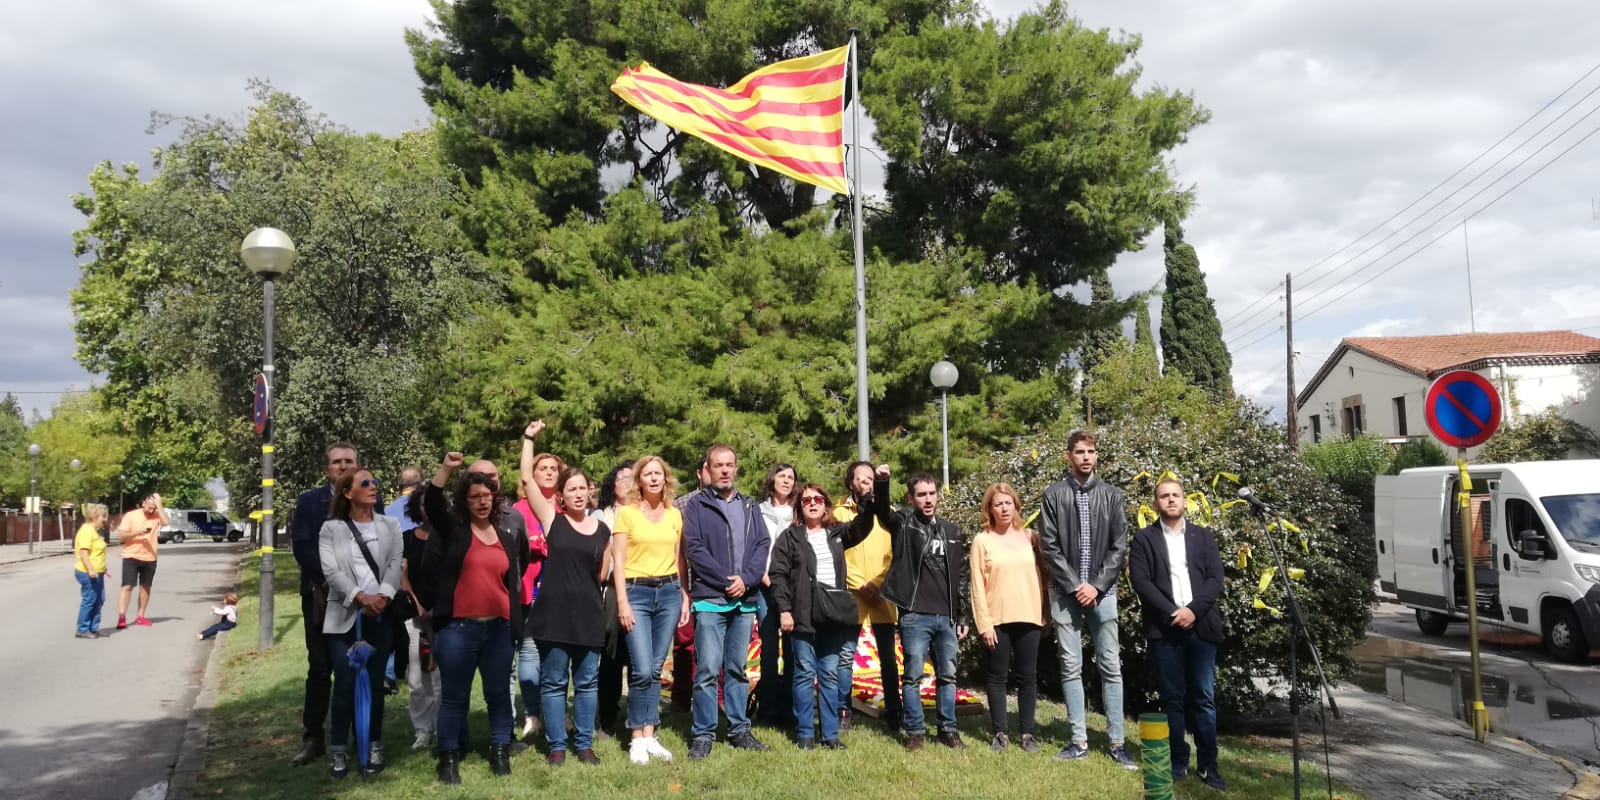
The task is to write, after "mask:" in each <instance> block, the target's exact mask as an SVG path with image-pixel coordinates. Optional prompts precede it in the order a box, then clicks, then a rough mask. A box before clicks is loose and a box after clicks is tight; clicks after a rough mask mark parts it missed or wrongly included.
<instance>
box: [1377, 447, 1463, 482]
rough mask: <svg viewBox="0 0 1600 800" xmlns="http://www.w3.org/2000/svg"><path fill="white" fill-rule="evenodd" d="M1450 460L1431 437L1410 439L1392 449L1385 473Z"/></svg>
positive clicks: (1447, 454)
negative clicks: (1397, 447)
mask: <svg viewBox="0 0 1600 800" xmlns="http://www.w3.org/2000/svg"><path fill="white" fill-rule="evenodd" d="M1450 462H1451V459H1450V454H1449V453H1446V452H1445V451H1444V448H1443V447H1440V446H1439V444H1438V442H1435V441H1434V440H1432V439H1423V438H1418V439H1412V440H1410V441H1408V442H1406V443H1405V444H1403V445H1400V447H1399V449H1397V450H1395V451H1394V458H1392V459H1390V461H1389V471H1388V472H1386V473H1384V474H1386V475H1399V474H1400V472H1401V471H1402V470H1408V469H1415V468H1417V467H1442V466H1445V465H1447V464H1449V463H1450Z"/></svg>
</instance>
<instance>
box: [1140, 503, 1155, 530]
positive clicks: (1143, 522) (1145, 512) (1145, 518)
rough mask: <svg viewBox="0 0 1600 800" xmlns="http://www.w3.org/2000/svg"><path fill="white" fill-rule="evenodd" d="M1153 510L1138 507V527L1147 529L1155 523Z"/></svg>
mask: <svg viewBox="0 0 1600 800" xmlns="http://www.w3.org/2000/svg"><path fill="white" fill-rule="evenodd" d="M1156 519H1157V517H1156V512H1155V509H1152V508H1151V507H1149V506H1139V527H1141V528H1148V527H1150V526H1151V525H1153V524H1154V523H1155V521H1156Z"/></svg>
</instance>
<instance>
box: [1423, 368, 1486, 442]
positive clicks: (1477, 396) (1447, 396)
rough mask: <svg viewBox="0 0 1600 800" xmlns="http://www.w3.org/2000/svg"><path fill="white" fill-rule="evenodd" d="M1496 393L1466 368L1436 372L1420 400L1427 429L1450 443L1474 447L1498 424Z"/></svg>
mask: <svg viewBox="0 0 1600 800" xmlns="http://www.w3.org/2000/svg"><path fill="white" fill-rule="evenodd" d="M1500 411H1501V409H1500V393H1499V392H1498V391H1495V388H1494V384H1493V383H1490V382H1489V379H1488V378H1485V377H1483V376H1482V375H1479V374H1478V373H1476V372H1472V371H1470V370H1456V371H1454V372H1447V373H1445V374H1443V375H1440V376H1439V377H1438V379H1437V380H1435V381H1434V382H1433V385H1432V386H1430V387H1428V398H1427V400H1426V401H1425V402H1424V404H1423V413H1424V417H1425V418H1426V420H1427V422H1428V430H1430V431H1433V435H1434V436H1437V437H1438V438H1439V441H1441V442H1444V443H1445V444H1446V445H1449V446H1451V447H1477V446H1478V445H1480V444H1483V443H1484V442H1486V441H1488V440H1489V437H1490V436H1493V435H1494V432H1495V431H1496V430H1498V429H1499V428H1500Z"/></svg>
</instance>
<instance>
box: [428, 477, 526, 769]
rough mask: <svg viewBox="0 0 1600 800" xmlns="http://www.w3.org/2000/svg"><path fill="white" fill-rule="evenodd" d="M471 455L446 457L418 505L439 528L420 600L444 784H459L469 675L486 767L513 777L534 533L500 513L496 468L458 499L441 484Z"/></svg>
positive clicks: (465, 483) (459, 491)
mask: <svg viewBox="0 0 1600 800" xmlns="http://www.w3.org/2000/svg"><path fill="white" fill-rule="evenodd" d="M464 461H465V459H463V458H462V457H461V454H460V453H447V454H445V457H444V461H443V463H441V464H440V465H439V471H438V472H436V473H434V476H433V480H432V481H430V482H429V483H428V485H427V487H426V488H425V492H426V494H424V495H423V497H422V508H423V511H424V513H425V514H426V515H427V518H428V521H429V522H430V523H432V524H433V533H432V535H430V536H429V537H428V544H427V549H426V550H425V551H424V552H423V562H422V563H423V570H422V573H423V577H422V585H421V586H420V587H417V588H420V589H425V590H426V591H427V592H431V593H432V597H431V602H429V601H430V598H429V597H426V596H424V597H421V598H420V599H421V600H422V601H423V605H424V607H425V608H429V609H432V611H433V661H434V664H435V665H436V666H437V667H438V670H439V681H440V684H441V689H442V692H441V696H440V698H439V720H438V725H437V727H436V731H437V734H438V752H439V763H438V766H437V775H438V778H439V782H440V783H443V784H446V785H452V786H454V785H459V784H460V783H461V769H460V767H461V758H462V756H463V755H464V754H463V753H462V752H461V750H460V749H459V748H460V747H461V734H462V731H463V730H464V728H465V725H464V723H465V722H466V718H467V704H468V700H469V698H470V695H471V693H472V680H473V677H474V676H475V675H476V674H479V673H481V674H482V675H483V700H484V704H485V705H487V706H488V707H489V771H490V772H492V773H494V774H495V775H497V776H501V777H504V776H507V775H510V774H511V736H512V730H511V725H512V720H511V654H512V652H513V651H514V650H515V646H516V642H517V640H519V639H521V638H522V636H523V617H522V614H521V613H512V609H513V604H512V598H518V603H517V604H516V608H517V610H518V611H519V612H520V610H521V603H520V598H521V592H522V585H521V580H522V574H523V572H524V571H525V570H526V569H527V565H528V559H529V557H530V555H529V552H528V538H527V537H526V536H520V535H518V534H515V533H513V532H512V531H511V529H510V527H509V526H507V525H506V524H505V521H504V520H503V519H502V517H503V515H504V514H505V513H506V511H507V509H506V508H505V506H504V503H503V502H502V500H501V496H500V486H499V483H498V481H496V480H495V478H494V477H493V476H492V475H488V474H486V473H482V472H468V473H467V474H466V475H465V476H463V477H462V478H461V480H460V481H458V482H457V483H456V489H455V498H454V499H455V502H454V503H453V504H452V505H447V504H446V503H445V499H444V488H445V486H446V485H447V484H449V482H450V477H451V475H453V474H454V473H455V471H456V470H458V469H460V468H461V465H462V464H463V463H464Z"/></svg>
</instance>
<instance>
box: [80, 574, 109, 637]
mask: <svg viewBox="0 0 1600 800" xmlns="http://www.w3.org/2000/svg"><path fill="white" fill-rule="evenodd" d="M72 574H74V575H77V576H78V591H79V592H81V593H82V596H83V601H82V602H81V603H79V604H78V633H99V632H100V609H102V608H105V605H106V574H105V573H104V572H102V573H100V574H99V575H96V576H94V577H93V578H90V577H89V573H87V572H78V571H76V570H74V571H73V573H72Z"/></svg>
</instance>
